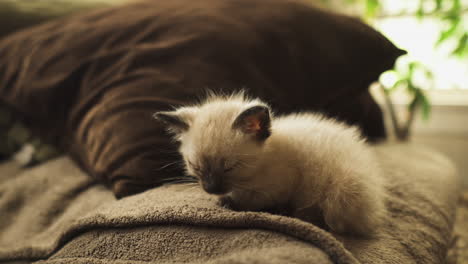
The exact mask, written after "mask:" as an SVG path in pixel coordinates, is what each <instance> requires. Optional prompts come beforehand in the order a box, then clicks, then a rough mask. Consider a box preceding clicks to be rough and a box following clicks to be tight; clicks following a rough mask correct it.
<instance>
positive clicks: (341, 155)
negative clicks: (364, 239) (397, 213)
mask: <svg viewBox="0 0 468 264" xmlns="http://www.w3.org/2000/svg"><path fill="white" fill-rule="evenodd" d="M249 109H250V110H249ZM155 117H156V118H157V119H159V120H162V121H164V122H165V123H167V124H168V128H169V129H170V130H171V131H172V132H173V133H174V134H175V138H176V139H177V140H178V141H180V143H181V146H180V152H181V154H182V156H183V158H184V160H185V164H186V169H187V173H188V174H189V175H192V176H196V177H198V178H199V180H200V182H201V184H202V186H203V188H204V189H205V190H206V191H207V192H209V193H213V194H217V195H219V197H220V201H221V202H222V204H226V205H227V206H230V207H231V208H234V209H236V210H250V211H257V210H264V209H268V208H272V207H278V206H280V207H288V208H292V211H291V214H292V215H293V216H297V217H301V218H304V216H305V215H304V212H306V211H307V209H308V208H319V209H320V211H321V212H322V214H323V218H324V220H325V222H326V224H327V225H328V226H329V227H330V228H331V229H332V230H334V231H336V232H338V233H354V234H359V235H369V234H372V233H373V232H374V231H375V229H376V227H377V226H378V225H379V223H380V222H381V220H382V217H383V214H384V212H385V210H384V203H383V196H384V194H383V193H384V191H383V179H382V176H381V171H380V170H379V166H378V164H377V162H376V160H374V156H373V153H372V150H371V149H370V148H369V147H368V146H367V145H366V143H365V142H364V140H363V139H362V138H361V136H360V133H359V131H358V129H356V128H354V127H349V126H347V125H345V124H342V123H339V122H337V121H335V120H333V119H327V118H325V117H323V116H322V115H319V114H313V113H299V114H291V115H287V116H282V117H272V114H271V113H270V111H269V107H268V106H267V105H266V104H265V103H263V102H261V101H260V100H257V99H255V100H252V99H247V98H246V97H245V96H244V95H243V94H242V93H241V94H237V95H232V96H211V97H209V98H208V99H207V100H206V101H205V102H203V103H201V104H200V105H196V106H189V107H182V108H179V109H176V110H175V111H173V112H159V113H156V114H155ZM305 218H307V217H305Z"/></svg>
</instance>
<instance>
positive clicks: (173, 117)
mask: <svg viewBox="0 0 468 264" xmlns="http://www.w3.org/2000/svg"><path fill="white" fill-rule="evenodd" d="M194 114H195V110H194V109H192V108H190V109H189V108H181V109H179V110H177V111H166V112H156V113H154V115H153V117H154V118H155V119H156V120H159V121H161V122H163V123H165V124H166V126H167V128H168V129H169V131H171V132H173V133H174V134H180V133H183V132H185V131H187V130H188V129H189V128H190V123H191V122H192V120H193V116H194Z"/></svg>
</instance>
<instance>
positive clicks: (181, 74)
mask: <svg viewBox="0 0 468 264" xmlns="http://www.w3.org/2000/svg"><path fill="white" fill-rule="evenodd" d="M403 53H404V52H402V51H401V50H399V49H397V48H396V47H395V46H394V45H393V44H392V43H390V42H389V41H388V40H387V39H386V38H384V37H383V36H382V35H381V34H379V33H378V32H376V31H375V30H373V29H372V28H370V27H369V26H367V25H365V24H364V23H362V22H360V21H359V20H357V19H354V18H350V17H346V16H341V15H337V14H331V13H328V12H325V11H322V10H319V9H316V8H313V7H311V6H309V5H308V4H306V3H304V2H301V1H289V0H197V1H193V0H171V1H147V2H141V3H135V4H132V5H128V6H125V7H117V8H112V9H106V10H100V11H95V12H92V13H88V14H82V15H78V16H73V17H69V18H66V19H61V20H57V21H54V22H50V23H47V24H44V25H41V26H38V27H34V28H30V29H28V30H26V31H22V32H19V33H17V34H14V35H12V36H10V37H8V38H6V39H4V40H3V41H2V42H0V100H2V101H4V102H6V103H8V104H9V105H11V106H12V107H14V108H15V110H17V111H19V112H20V113H22V114H23V115H24V118H25V119H26V121H27V122H28V124H29V125H30V126H31V127H32V128H33V129H36V131H37V132H38V133H41V134H42V135H43V136H44V137H46V138H47V139H49V140H50V141H52V142H54V143H56V144H57V145H59V146H60V147H61V148H63V149H65V150H67V151H68V152H69V153H70V154H71V155H72V157H73V158H74V159H75V160H76V161H77V162H78V163H79V164H80V165H81V166H82V167H83V168H84V169H85V170H86V171H87V172H89V173H90V174H91V175H93V176H95V177H96V178H98V179H100V180H102V181H103V182H106V183H108V184H109V185H111V187H112V188H113V190H114V193H115V194H116V195H117V196H119V197H121V196H124V195H129V194H133V193H136V192H140V191H143V190H146V189H149V188H151V187H154V186H157V185H160V184H161V183H162V182H164V181H167V180H170V178H171V177H173V176H180V175H181V174H182V168H181V166H180V162H177V161H178V159H179V157H178V154H177V151H176V146H175V145H174V143H172V142H171V141H170V140H169V137H168V135H167V134H165V133H164V130H163V128H162V127H161V126H160V124H159V123H158V122H155V121H153V120H152V117H151V116H152V114H153V113H154V112H155V111H159V110H167V109H170V107H171V106H172V105H178V104H181V103H186V102H192V101H193V100H196V98H197V97H198V96H199V95H200V94H202V91H203V90H204V89H206V88H208V89H212V90H220V89H222V90H224V91H232V90H235V89H239V88H246V89H247V90H248V91H249V93H250V94H251V95H254V96H259V97H261V98H263V99H264V100H266V101H268V102H269V103H271V104H272V106H273V107H274V109H276V110H277V111H279V112H281V113H287V112H291V111H299V110H318V111H324V112H327V113H329V114H332V115H334V116H337V117H338V118H340V119H343V120H345V121H347V122H349V123H353V124H358V125H360V126H361V127H362V128H363V130H364V133H365V134H366V135H368V136H369V137H370V138H378V137H383V136H385V132H384V130H383V122H382V116H381V113H380V109H379V108H378V106H377V105H376V104H375V102H374V101H373V99H372V98H371V97H370V95H369V94H368V88H367V87H368V85H369V84H370V83H371V82H372V81H374V80H376V79H377V78H378V76H379V74H380V73H381V72H383V71H385V70H387V69H389V68H391V67H392V65H393V63H394V61H395V59H396V58H397V57H398V56H399V55H401V54H403Z"/></svg>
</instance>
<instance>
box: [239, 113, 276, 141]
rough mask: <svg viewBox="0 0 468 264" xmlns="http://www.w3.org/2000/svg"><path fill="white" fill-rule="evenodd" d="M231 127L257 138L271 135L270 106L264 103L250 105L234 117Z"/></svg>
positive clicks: (262, 138) (265, 137) (260, 138)
mask: <svg viewBox="0 0 468 264" xmlns="http://www.w3.org/2000/svg"><path fill="white" fill-rule="evenodd" d="M232 127H233V128H234V129H240V130H241V131H242V132H244V133H246V134H250V135H253V136H255V138H256V139H258V140H265V139H267V138H268V137H269V136H270V135H271V118H270V108H268V106H265V105H256V106H253V107H250V108H248V109H247V110H245V111H244V112H242V113H241V114H240V115H239V116H238V117H237V118H236V120H235V121H234V123H233V124H232Z"/></svg>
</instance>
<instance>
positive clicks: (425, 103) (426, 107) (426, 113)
mask: <svg viewBox="0 0 468 264" xmlns="http://www.w3.org/2000/svg"><path fill="white" fill-rule="evenodd" d="M419 92H420V94H419V101H420V103H421V111H422V112H421V113H422V118H423V120H425V121H427V120H429V117H430V116H431V103H430V102H429V99H428V98H427V96H426V94H425V93H424V92H423V91H422V90H419Z"/></svg>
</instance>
